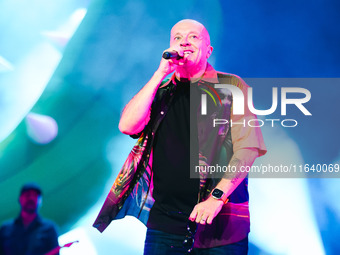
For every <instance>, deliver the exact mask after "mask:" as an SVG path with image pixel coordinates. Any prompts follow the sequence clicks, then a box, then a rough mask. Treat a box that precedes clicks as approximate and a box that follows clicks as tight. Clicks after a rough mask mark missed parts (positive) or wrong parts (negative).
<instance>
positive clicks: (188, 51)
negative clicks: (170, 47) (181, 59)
mask: <svg viewBox="0 0 340 255" xmlns="http://www.w3.org/2000/svg"><path fill="white" fill-rule="evenodd" d="M191 53H193V51H192V50H185V51H183V54H184V55H189V54H191Z"/></svg>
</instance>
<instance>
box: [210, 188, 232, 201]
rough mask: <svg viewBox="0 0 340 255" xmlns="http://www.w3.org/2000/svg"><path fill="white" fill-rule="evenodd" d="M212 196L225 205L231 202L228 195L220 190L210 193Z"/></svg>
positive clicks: (216, 189)
mask: <svg viewBox="0 0 340 255" xmlns="http://www.w3.org/2000/svg"><path fill="white" fill-rule="evenodd" d="M210 196H211V197H212V198H214V199H216V200H220V201H222V202H223V204H226V203H228V201H229V198H228V196H227V194H226V193H225V192H224V191H223V190H220V189H218V188H215V189H213V191H212V192H211V193H210Z"/></svg>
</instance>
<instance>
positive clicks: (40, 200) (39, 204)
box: [37, 195, 42, 208]
mask: <svg viewBox="0 0 340 255" xmlns="http://www.w3.org/2000/svg"><path fill="white" fill-rule="evenodd" d="M41 204H42V196H41V195H40V196H39V197H38V203H37V208H40V207H41Z"/></svg>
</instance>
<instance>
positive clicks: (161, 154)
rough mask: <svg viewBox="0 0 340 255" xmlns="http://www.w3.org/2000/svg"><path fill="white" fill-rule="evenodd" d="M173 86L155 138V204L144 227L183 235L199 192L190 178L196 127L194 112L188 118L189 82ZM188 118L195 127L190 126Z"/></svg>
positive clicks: (196, 147)
mask: <svg viewBox="0 0 340 255" xmlns="http://www.w3.org/2000/svg"><path fill="white" fill-rule="evenodd" d="M176 84H177V85H176V86H177V87H176V89H175V92H174V95H173V99H172V100H173V101H172V103H171V105H170V107H169V109H168V112H167V114H166V116H165V117H164V119H163V121H162V123H161V124H160V126H159V128H158V130H157V133H156V135H155V140H154V147H153V165H152V169H153V182H154V190H153V196H154V198H155V203H154V205H153V207H152V208H151V211H150V216H149V220H148V223H147V227H148V228H151V229H156V230H160V231H164V232H168V233H172V234H179V235H185V234H186V232H187V230H186V227H187V221H188V217H189V215H190V213H191V211H192V209H193V207H194V206H195V205H196V204H197V200H198V191H199V179H198V178H190V167H191V170H192V171H193V167H194V166H195V165H197V164H198V143H197V124H196V121H195V118H194V119H193V117H194V116H195V114H196V111H195V112H193V114H191V115H190V86H191V85H190V82H179V81H176ZM192 103H193V102H192ZM192 109H195V107H192ZM196 109H197V108H196ZM190 116H191V118H192V121H194V123H193V124H194V125H190ZM190 135H191V136H192V137H194V138H195V137H196V139H191V140H192V141H191V146H190ZM196 143H197V144H196ZM190 156H191V157H192V163H191V166H190ZM194 162H196V164H194Z"/></svg>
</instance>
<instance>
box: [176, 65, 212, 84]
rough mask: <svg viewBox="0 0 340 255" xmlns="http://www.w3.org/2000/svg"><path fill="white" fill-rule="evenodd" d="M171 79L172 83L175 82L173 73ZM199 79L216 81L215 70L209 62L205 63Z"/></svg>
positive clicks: (210, 81)
mask: <svg viewBox="0 0 340 255" xmlns="http://www.w3.org/2000/svg"><path fill="white" fill-rule="evenodd" d="M171 81H172V83H173V84H176V76H175V73H174V74H173V75H172V76H171ZM201 81H206V82H209V83H218V77H217V72H216V70H215V69H214V68H213V67H212V66H211V65H210V64H209V63H207V67H206V69H205V72H204V74H203V77H202V78H201Z"/></svg>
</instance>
